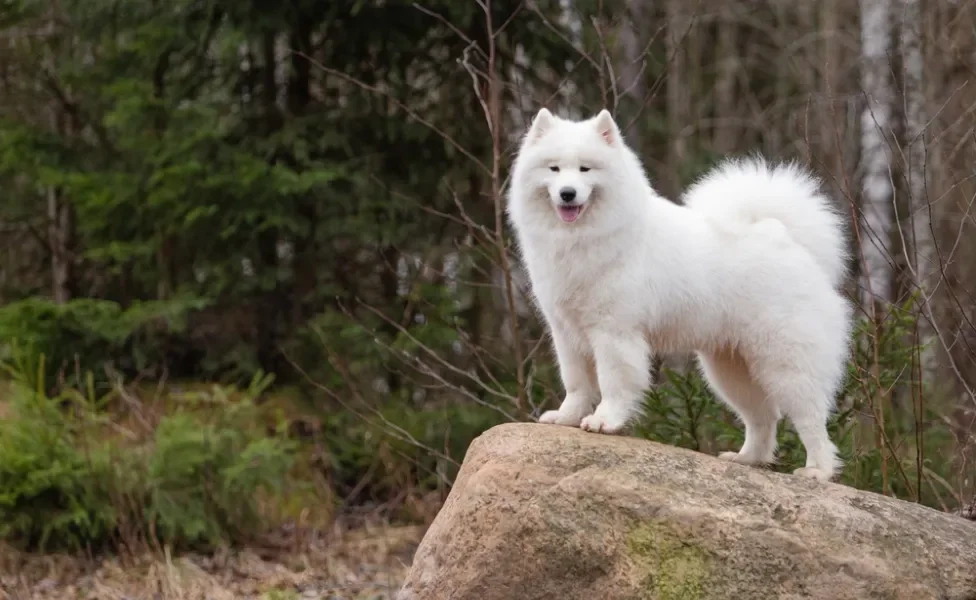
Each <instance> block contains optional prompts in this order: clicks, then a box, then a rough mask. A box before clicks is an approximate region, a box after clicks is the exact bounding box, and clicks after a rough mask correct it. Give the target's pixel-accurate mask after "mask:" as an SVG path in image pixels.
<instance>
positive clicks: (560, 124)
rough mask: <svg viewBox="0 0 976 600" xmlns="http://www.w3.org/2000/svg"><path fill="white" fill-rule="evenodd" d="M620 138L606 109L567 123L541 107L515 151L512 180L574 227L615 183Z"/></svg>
mask: <svg viewBox="0 0 976 600" xmlns="http://www.w3.org/2000/svg"><path fill="white" fill-rule="evenodd" d="M623 150H624V142H623V138H622V136H621V134H620V130H619V129H618V127H617V124H616V123H615V122H614V120H613V117H612V116H611V115H610V112H609V111H607V110H603V111H601V112H600V113H599V114H598V115H596V116H595V117H593V118H590V119H587V120H584V121H570V120H566V119H561V118H559V117H556V116H555V115H553V114H552V113H551V112H549V110H547V109H545V108H543V109H542V110H540V111H539V113H538V114H537V115H536V116H535V119H534V120H533V121H532V126H531V127H530V128H529V131H528V133H526V135H525V138H524V139H523V141H522V147H521V149H520V150H519V157H518V161H517V165H516V168H515V172H514V173H513V176H514V177H515V179H516V181H515V184H516V185H517V186H520V187H521V189H522V190H524V191H526V192H527V194H526V195H527V196H528V197H526V198H523V200H524V201H531V198H537V199H540V200H543V201H545V202H548V204H550V205H551V208H550V210H552V211H553V212H551V213H550V214H555V215H558V216H559V218H560V219H561V220H562V221H563V222H565V223H575V222H577V221H578V220H580V219H581V218H583V216H584V214H585V213H586V212H587V211H588V210H590V209H591V205H592V204H594V202H596V201H598V200H599V198H600V196H601V194H602V193H603V191H604V190H605V189H606V188H607V187H608V186H610V185H612V184H613V183H614V181H615V180H619V179H620V177H619V175H618V173H617V170H618V169H619V168H620V167H621V152H622V151H623Z"/></svg>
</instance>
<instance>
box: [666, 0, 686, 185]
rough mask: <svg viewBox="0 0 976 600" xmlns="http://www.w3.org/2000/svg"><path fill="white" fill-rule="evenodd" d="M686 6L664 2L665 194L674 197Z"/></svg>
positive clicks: (679, 161) (682, 115) (681, 157)
mask: <svg viewBox="0 0 976 600" xmlns="http://www.w3.org/2000/svg"><path fill="white" fill-rule="evenodd" d="M687 12H688V6H687V5H686V4H685V1H684V0H668V3H667V34H666V37H667V41H666V44H665V46H666V49H667V59H668V61H669V62H668V81H667V83H668V88H667V119H668V129H669V131H668V135H669V138H670V140H669V143H668V160H667V178H666V181H668V183H669V186H668V190H667V191H668V193H669V195H671V196H672V197H677V196H678V194H679V192H680V190H681V167H682V165H683V164H684V162H685V159H686V158H687V154H688V152H687V142H686V140H685V138H684V134H685V126H686V125H687V123H688V102H689V99H688V87H687V82H686V81H685V73H686V71H687V69H686V65H687V56H686V53H685V49H684V43H685V39H684V37H685V34H686V32H687V31H688V19H687Z"/></svg>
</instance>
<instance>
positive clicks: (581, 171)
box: [580, 167, 590, 173]
mask: <svg viewBox="0 0 976 600" xmlns="http://www.w3.org/2000/svg"><path fill="white" fill-rule="evenodd" d="M589 170H590V168H589V167H580V173H586V172H587V171H589Z"/></svg>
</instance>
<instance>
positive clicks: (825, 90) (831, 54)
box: [817, 0, 847, 187]
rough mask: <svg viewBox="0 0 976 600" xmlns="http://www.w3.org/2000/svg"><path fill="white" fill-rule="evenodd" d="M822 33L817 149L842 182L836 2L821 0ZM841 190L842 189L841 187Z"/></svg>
mask: <svg viewBox="0 0 976 600" xmlns="http://www.w3.org/2000/svg"><path fill="white" fill-rule="evenodd" d="M820 28H821V29H820V30H821V36H820V39H821V49H820V53H821V56H822V60H821V67H820V68H821V93H822V96H823V102H822V104H821V106H820V110H819V111H818V113H817V114H818V116H819V122H820V135H819V137H820V147H821V153H822V155H823V159H822V160H823V163H824V164H825V165H826V166H827V169H828V170H829V171H830V175H831V177H830V178H829V179H834V180H836V181H840V180H841V177H842V176H841V162H842V158H841V157H842V156H843V151H844V147H843V143H844V136H842V135H841V133H840V131H841V130H842V129H843V128H844V122H843V118H844V116H845V115H846V114H847V104H846V103H844V104H840V103H839V102H838V101H837V98H838V97H839V90H838V89H837V88H838V87H839V86H840V77H839V76H838V72H839V71H840V29H839V27H838V19H837V0H822V2H821V5H820ZM838 121H839V122H838ZM841 187H842V186H841Z"/></svg>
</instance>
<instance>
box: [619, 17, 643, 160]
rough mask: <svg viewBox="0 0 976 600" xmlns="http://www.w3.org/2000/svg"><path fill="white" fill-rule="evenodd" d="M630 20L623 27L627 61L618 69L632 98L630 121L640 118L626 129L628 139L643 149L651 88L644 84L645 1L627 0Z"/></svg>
mask: <svg viewBox="0 0 976 600" xmlns="http://www.w3.org/2000/svg"><path fill="white" fill-rule="evenodd" d="M627 11H628V16H629V17H630V18H629V19H628V20H625V22H624V24H623V26H622V28H621V32H620V35H621V38H622V40H621V41H622V45H623V64H622V65H620V67H619V68H618V69H617V70H618V71H619V72H620V85H621V95H622V96H623V97H624V98H625V99H627V100H628V103H629V104H630V109H629V110H628V114H627V117H628V119H627V120H628V121H630V120H631V119H636V120H635V122H634V125H633V127H631V128H630V130H629V131H626V132H625V135H626V136H627V141H628V142H629V144H630V145H631V147H633V148H634V149H636V150H638V153H639V150H640V144H641V131H640V129H641V127H640V124H641V122H640V119H639V117H640V112H641V110H642V108H643V104H644V95H645V94H646V93H647V88H646V86H645V85H644V67H645V65H646V63H647V61H646V60H645V57H644V56H643V55H642V52H643V51H644V45H643V43H642V36H641V29H642V27H641V24H642V23H644V15H645V14H646V13H645V12H644V11H645V2H642V1H641V0H629V1H628V2H627Z"/></svg>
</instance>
